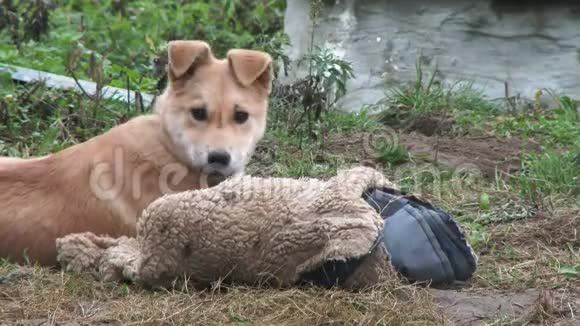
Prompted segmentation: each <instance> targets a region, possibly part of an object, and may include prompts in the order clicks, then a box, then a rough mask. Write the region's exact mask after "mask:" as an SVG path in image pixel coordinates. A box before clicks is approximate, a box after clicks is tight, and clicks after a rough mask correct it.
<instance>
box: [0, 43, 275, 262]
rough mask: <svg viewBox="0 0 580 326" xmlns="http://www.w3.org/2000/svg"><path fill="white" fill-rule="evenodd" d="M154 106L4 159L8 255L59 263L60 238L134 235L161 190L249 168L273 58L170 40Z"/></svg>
mask: <svg viewBox="0 0 580 326" xmlns="http://www.w3.org/2000/svg"><path fill="white" fill-rule="evenodd" d="M168 56H169V57H168V67H167V74H168V81H169V82H168V86H167V88H166V89H165V91H164V92H163V94H162V95H160V97H159V98H158V99H157V100H156V102H155V110H154V111H155V112H154V113H153V114H150V115H143V116H140V117H137V118H134V119H132V120H130V121H128V122H126V123H124V124H122V125H119V126H116V127H114V128H112V129H110V130H109V131H107V132H106V133H104V134H102V135H99V136H97V137H95V138H93V139H90V140H88V141H87V142H85V143H81V144H78V145H75V146H71V147H69V148H67V149H65V150H63V151H61V152H58V153H56V154H52V155H48V156H44V157H40V158H34V159H20V158H0V258H6V259H8V260H9V261H12V262H17V263H23V262H25V261H27V260H28V261H30V262H31V263H40V264H41V265H45V266H56V265H57V262H56V246H55V239H56V238H58V237H62V236H64V235H66V234H70V233H76V232H84V231H91V232H94V233H96V234H103V235H109V236H113V237H118V236H121V235H127V236H134V235H135V232H136V222H137V219H138V217H139V215H140V214H141V212H142V210H143V209H144V208H145V207H147V206H148V205H149V204H150V203H151V202H152V201H153V200H155V199H157V198H159V197H160V196H162V195H163V194H166V193H170V192H176V191H184V190H188V189H198V188H201V187H207V186H208V184H209V185H211V184H212V181H211V179H212V178H214V177H216V176H217V177H218V178H221V179H223V178H224V177H228V176H231V175H234V174H240V173H243V170H244V167H245V165H246V163H247V162H248V160H249V159H250V157H251V156H252V154H253V152H254V148H255V146H256V143H257V142H258V141H259V140H260V139H261V138H262V136H263V134H264V130H265V127H266V115H267V109H268V96H269V94H270V91H271V80H272V77H271V73H272V67H271V61H272V60H271V57H270V56H269V55H268V54H266V53H263V52H260V51H252V50H244V49H233V50H230V51H229V52H228V54H227V57H226V58H225V59H217V58H215V57H214V55H213V54H212V51H211V48H210V46H209V45H208V44H207V43H205V42H202V41H172V42H170V43H169V47H168Z"/></svg>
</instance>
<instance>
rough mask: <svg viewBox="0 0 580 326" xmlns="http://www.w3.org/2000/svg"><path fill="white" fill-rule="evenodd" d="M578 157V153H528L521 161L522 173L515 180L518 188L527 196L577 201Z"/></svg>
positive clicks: (579, 191)
mask: <svg viewBox="0 0 580 326" xmlns="http://www.w3.org/2000/svg"><path fill="white" fill-rule="evenodd" d="M578 158H579V156H578V153H574V152H572V151H566V152H563V153H555V152H553V151H552V150H546V152H544V153H541V154H529V155H527V157H526V159H525V161H524V169H525V170H524V173H522V174H520V175H518V177H517V179H516V180H517V183H518V186H519V188H520V189H521V191H522V193H523V194H524V195H526V196H529V197H534V196H536V195H538V194H544V195H558V194H559V195H563V196H569V197H571V198H575V199H576V200H580V161H579V160H578Z"/></svg>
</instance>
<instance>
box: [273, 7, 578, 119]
mask: <svg viewBox="0 0 580 326" xmlns="http://www.w3.org/2000/svg"><path fill="white" fill-rule="evenodd" d="M326 3H327V4H326V5H325V6H324V7H323V8H322V12H321V15H320V21H319V22H318V24H316V26H315V27H313V25H314V24H313V23H312V22H311V21H310V19H309V5H310V1H309V0H290V1H288V7H287V10H286V16H285V31H286V33H287V34H288V35H289V37H290V41H291V42H292V46H291V47H289V48H288V49H287V54H288V55H289V57H290V59H291V60H298V59H300V58H301V57H302V56H303V55H304V54H305V53H307V52H308V51H309V48H310V41H311V37H312V33H314V44H315V45H318V46H326V47H329V48H331V49H332V50H333V52H334V53H335V54H336V55H338V56H340V57H342V58H343V59H344V60H347V61H350V62H351V63H352V64H353V68H354V72H355V74H356V78H355V79H354V80H352V81H351V82H350V83H349V84H348V89H349V91H348V94H347V96H346V97H344V98H343V99H342V100H341V101H340V102H339V103H338V105H339V107H340V108H342V109H344V110H358V109H360V107H361V105H363V104H372V103H375V102H376V101H377V100H378V99H380V98H382V97H383V94H384V90H385V88H386V87H388V86H392V85H401V84H403V83H405V82H408V81H411V80H413V79H414V78H415V72H416V71H415V63H416V60H417V59H418V58H419V57H420V56H421V58H422V62H423V65H424V68H425V72H426V73H430V72H431V71H433V69H434V68H435V65H437V66H438V68H439V73H440V74H439V77H440V78H443V79H444V80H445V81H449V82H455V81H458V80H467V81H471V82H473V83H474V85H475V86H476V87H477V88H478V89H481V90H482V91H483V92H484V94H485V95H487V96H488V97H490V98H492V99H496V98H503V97H504V96H505V87H504V82H505V81H507V82H508V84H509V88H510V95H519V96H521V97H524V98H533V97H534V93H535V92H536V91H537V90H538V89H542V88H547V89H549V90H551V91H554V92H556V93H565V94H567V95H570V96H573V97H576V98H580V1H531V0H528V1H515V0H512V1H506V0H503V1H499V0H498V1H490V0H433V1H431V0H389V1H380V0H378V1H371V0H359V1H356V0H342V1H326ZM293 68H294V69H293V71H291V73H290V76H289V77H288V78H287V79H285V80H284V82H291V81H292V80H295V78H298V77H301V76H304V74H305V73H306V67H305V66H302V67H293Z"/></svg>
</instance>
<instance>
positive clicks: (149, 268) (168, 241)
mask: <svg viewBox="0 0 580 326" xmlns="http://www.w3.org/2000/svg"><path fill="white" fill-rule="evenodd" d="M389 189H396V187H395V185H394V184H392V183H391V182H390V181H389V180H387V179H386V178H385V177H384V176H383V175H382V174H381V173H379V172H378V171H376V170H374V169H372V168H368V167H356V168H352V169H348V170H343V171H339V173H337V175H336V176H335V177H333V178H330V179H329V180H319V179H305V178H303V179H291V178H259V177H251V176H238V177H233V178H231V179H228V180H226V181H224V182H222V183H220V184H218V185H216V186H214V187H211V188H208V189H201V190H192V191H186V192H181V193H175V194H170V195H165V196H163V197H161V198H159V199H158V200H156V201H154V202H153V203H152V204H151V205H150V206H149V207H148V208H147V209H146V210H145V211H144V212H143V214H142V216H141V217H140V219H139V221H138V224H137V236H136V238H127V237H120V238H116V239H113V238H109V237H106V236H98V235H95V234H92V233H88V232H87V233H80V234H71V235H68V236H65V237H63V238H60V239H57V241H56V244H57V251H58V257H57V259H58V261H59V263H60V265H61V266H62V267H63V268H64V270H66V271H71V272H77V273H81V272H83V273H86V272H88V273H91V274H93V275H94V276H95V277H96V278H98V279H101V280H108V281H121V280H124V281H132V282H136V283H139V284H141V285H144V286H148V287H156V286H164V287H165V286H169V285H170V284H171V283H172V282H173V281H174V280H175V279H177V278H182V279H183V278H187V279H188V280H189V281H190V282H191V283H194V284H195V285H202V286H207V285H210V284H211V283H213V282H216V281H218V280H220V281H226V282H231V283H238V284H250V285H265V284H267V285H270V286H273V285H275V286H293V285H297V284H302V283H305V282H308V283H315V284H318V285H320V286H335V285H338V286H344V287H349V288H353V287H354V288H360V287H365V286H369V285H374V284H376V283H377V282H380V281H381V280H384V279H387V280H398V279H399V277H400V275H403V276H406V277H408V278H411V279H415V280H423V279H433V280H435V281H446V282H450V281H453V280H456V279H465V278H466V277H468V276H469V275H471V273H470V271H472V270H474V261H473V260H471V258H470V257H474V255H473V254H472V251H470V248H469V246H468V245H467V248H468V249H466V250H465V251H462V249H461V248H463V249H465V248H464V246H465V245H466V241H465V240H464V238H463V237H462V233H461V232H460V231H459V229H458V228H457V229H456V228H453V227H451V225H450V224H449V221H450V217H449V216H448V215H445V214H442V213H440V215H438V216H436V214H434V212H437V210H435V209H434V208H432V207H431V206H429V205H426V204H425V203H421V202H419V201H412V200H409V199H407V201H402V200H398V199H396V198H394V197H393V195H392V194H391V193H394V192H391V193H389V192H388V191H389ZM391 205H394V206H391ZM392 207H399V208H398V209H392ZM385 212H387V213H385ZM438 219H439V220H438ZM425 225H427V226H428V227H425ZM418 226H420V227H418ZM429 230H431V231H430V232H429ZM443 235H446V237H444V236H443ZM457 239H460V240H458V241H457ZM436 245H438V247H436V248H435V246H436ZM453 245H454V246H455V247H453ZM462 253H463V254H464V256H463V257H462V256H461V254H462ZM438 261H439V263H440V265H441V266H440V269H437V268H436V265H437V262H438ZM472 263H473V264H472ZM329 271H330V272H329Z"/></svg>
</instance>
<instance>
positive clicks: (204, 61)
mask: <svg viewBox="0 0 580 326" xmlns="http://www.w3.org/2000/svg"><path fill="white" fill-rule="evenodd" d="M168 56H169V58H168V67H167V74H168V86H167V88H166V89H165V91H164V93H163V94H162V95H161V96H160V97H159V99H158V100H157V102H156V111H157V112H158V113H159V114H160V115H161V118H162V121H163V127H164V129H165V131H166V133H167V135H168V136H169V138H170V141H171V146H172V147H173V150H174V152H175V154H176V155H177V156H178V157H180V159H181V160H183V162H184V163H185V164H188V165H190V166H191V167H193V168H197V169H201V170H202V171H205V172H208V173H219V174H221V175H224V176H230V175H233V174H237V173H239V172H242V171H243V169H244V167H245V165H246V163H247V162H248V160H249V159H250V157H251V156H252V154H253V152H254V149H255V146H256V143H257V142H258V141H259V140H260V139H261V138H262V136H263V135H264V130H265V128H266V114H267V110H268V96H269V94H270V91H271V87H272V86H271V83H272V75H271V74H272V66H271V63H272V59H271V57H270V56H269V55H268V54H267V53H264V52H261V51H253V50H244V49H233V50H230V51H229V52H228V53H227V57H226V58H225V59H217V58H215V57H214V55H213V54H212V51H211V48H210V47H209V45H208V44H207V43H205V42H203V41H172V42H170V43H169V48H168Z"/></svg>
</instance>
